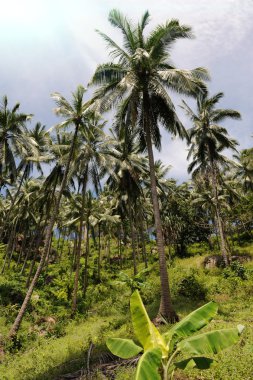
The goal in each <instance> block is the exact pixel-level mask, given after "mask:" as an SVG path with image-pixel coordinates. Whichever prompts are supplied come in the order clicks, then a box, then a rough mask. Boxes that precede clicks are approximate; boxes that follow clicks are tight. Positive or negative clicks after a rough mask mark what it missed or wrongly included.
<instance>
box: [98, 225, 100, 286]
mask: <svg viewBox="0 0 253 380" xmlns="http://www.w3.org/2000/svg"><path fill="white" fill-rule="evenodd" d="M100 271H101V226H100V223H98V281H100V278H101V274H100Z"/></svg>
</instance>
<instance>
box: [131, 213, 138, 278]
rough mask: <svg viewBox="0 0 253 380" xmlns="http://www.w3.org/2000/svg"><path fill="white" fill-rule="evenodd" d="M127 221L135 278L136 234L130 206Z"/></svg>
mask: <svg viewBox="0 0 253 380" xmlns="http://www.w3.org/2000/svg"><path fill="white" fill-rule="evenodd" d="M129 221H130V229H131V243H132V258H133V269H134V276H135V275H136V274H137V273H138V271H137V263H136V234H135V230H134V228H135V227H134V221H133V212H132V208H131V206H129Z"/></svg>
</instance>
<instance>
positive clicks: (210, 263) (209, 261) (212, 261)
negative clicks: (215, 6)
mask: <svg viewBox="0 0 253 380" xmlns="http://www.w3.org/2000/svg"><path fill="white" fill-rule="evenodd" d="M203 264H204V267H205V268H207V269H211V268H223V267H224V266H225V265H224V260H223V257H222V256H220V255H211V256H207V257H206V258H205V260H204V263H203Z"/></svg>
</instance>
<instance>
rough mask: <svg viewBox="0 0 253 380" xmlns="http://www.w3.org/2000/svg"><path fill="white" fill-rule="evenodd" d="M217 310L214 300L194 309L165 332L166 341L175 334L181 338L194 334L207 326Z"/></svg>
mask: <svg viewBox="0 0 253 380" xmlns="http://www.w3.org/2000/svg"><path fill="white" fill-rule="evenodd" d="M217 311H218V305H217V304H216V303H215V302H212V301H211V302H208V303H207V304H205V305H204V306H201V307H200V308H198V309H197V310H194V311H193V312H192V313H190V314H189V315H187V316H186V317H185V318H183V319H182V320H181V321H180V322H178V323H177V324H176V325H175V326H173V327H172V328H171V329H170V330H169V331H168V332H166V333H165V334H163V337H164V339H165V341H166V342H167V343H168V342H169V341H170V340H171V338H172V337H173V335H176V336H178V337H180V338H186V337H187V336H189V335H192V334H193V333H194V332H196V331H198V330H200V329H202V327H204V326H206V325H207V324H208V323H209V322H210V321H211V320H212V319H213V317H214V316H215V314H216V313H217Z"/></svg>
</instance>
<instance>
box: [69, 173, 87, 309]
mask: <svg viewBox="0 0 253 380" xmlns="http://www.w3.org/2000/svg"><path fill="white" fill-rule="evenodd" d="M86 175H87V171H86V174H85V175H84V180H83V189H82V207H81V215H80V225H79V238H78V246H77V252H76V272H75V280H74V289H73V301H72V315H74V314H75V313H76V309H77V292H78V282H79V273H80V259H81V249H82V237H83V224H84V223H83V222H84V206H85V194H86V183H87V177H86Z"/></svg>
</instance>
